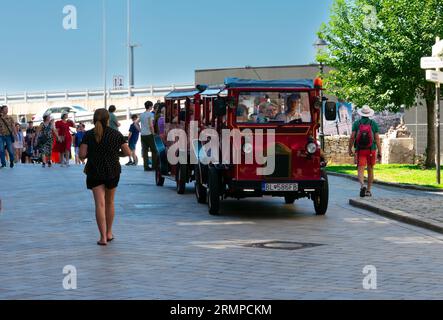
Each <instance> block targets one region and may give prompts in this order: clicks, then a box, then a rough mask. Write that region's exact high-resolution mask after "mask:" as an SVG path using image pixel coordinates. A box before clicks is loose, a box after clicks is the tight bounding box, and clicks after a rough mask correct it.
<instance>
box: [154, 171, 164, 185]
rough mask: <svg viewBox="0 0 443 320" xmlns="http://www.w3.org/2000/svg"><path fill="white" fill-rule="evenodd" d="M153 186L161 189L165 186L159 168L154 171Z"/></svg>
mask: <svg viewBox="0 0 443 320" xmlns="http://www.w3.org/2000/svg"><path fill="white" fill-rule="evenodd" d="M155 184H156V185H157V187H163V185H164V184H165V178H164V177H163V176H162V173H161V172H160V169H159V168H157V169H155Z"/></svg>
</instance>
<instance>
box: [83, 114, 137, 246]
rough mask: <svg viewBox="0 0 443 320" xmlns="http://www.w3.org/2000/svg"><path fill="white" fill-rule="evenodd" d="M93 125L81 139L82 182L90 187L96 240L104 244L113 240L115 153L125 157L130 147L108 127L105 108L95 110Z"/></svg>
mask: <svg viewBox="0 0 443 320" xmlns="http://www.w3.org/2000/svg"><path fill="white" fill-rule="evenodd" d="M94 125H95V128H94V129H93V130H90V131H87V132H86V134H85V136H84V138H83V140H82V143H81V145H80V159H82V160H84V159H88V162H87V163H86V167H85V173H86V176H87V178H86V185H87V188H88V189H89V190H92V193H93V195H94V200H95V215H96V219H97V225H98V229H99V231H100V240H99V241H98V242H97V244H98V245H100V246H106V245H107V244H108V242H111V241H112V240H114V235H113V233H112V224H113V222H114V215H115V208H114V196H115V191H116V190H117V186H118V183H119V180H120V174H121V166H120V161H119V156H120V155H121V156H122V157H129V155H130V154H131V151H130V150H129V146H128V144H127V143H126V141H125V138H124V137H123V135H122V134H121V133H120V132H118V131H116V130H113V129H111V128H110V127H109V112H108V111H107V110H106V109H98V110H97V111H95V114H94ZM120 151H123V152H122V153H123V154H122V153H121V152H120Z"/></svg>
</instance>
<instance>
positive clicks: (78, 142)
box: [74, 123, 86, 164]
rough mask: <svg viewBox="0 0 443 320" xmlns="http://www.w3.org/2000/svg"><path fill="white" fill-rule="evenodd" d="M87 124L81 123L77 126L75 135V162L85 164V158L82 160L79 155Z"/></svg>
mask: <svg viewBox="0 0 443 320" xmlns="http://www.w3.org/2000/svg"><path fill="white" fill-rule="evenodd" d="M85 134H86V131H85V125H84V124H83V123H80V124H79V125H78V126H77V132H76V134H75V135H74V147H75V164H85V161H84V160H81V159H80V157H79V152H80V145H81V143H82V140H83V137H84V136H85Z"/></svg>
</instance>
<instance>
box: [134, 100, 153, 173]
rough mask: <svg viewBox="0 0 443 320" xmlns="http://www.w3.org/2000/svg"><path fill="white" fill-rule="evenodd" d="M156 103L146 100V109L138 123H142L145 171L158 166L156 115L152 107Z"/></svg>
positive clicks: (141, 132) (141, 133)
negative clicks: (155, 135) (150, 156)
mask: <svg viewBox="0 0 443 320" xmlns="http://www.w3.org/2000/svg"><path fill="white" fill-rule="evenodd" d="M153 106H154V104H153V103H152V102H151V101H146V102H145V109H146V111H145V112H144V113H142V114H141V115H140V118H139V119H138V121H137V123H138V124H139V125H140V129H141V131H140V135H141V143H142V156H143V166H144V169H145V171H152V170H153V169H155V168H156V167H157V149H156V147H155V141H154V132H155V131H154V116H153V114H152V108H153ZM149 152H151V154H152V167H150V165H149V163H150V161H149Z"/></svg>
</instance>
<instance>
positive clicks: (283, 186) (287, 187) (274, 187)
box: [263, 183, 298, 192]
mask: <svg viewBox="0 0 443 320" xmlns="http://www.w3.org/2000/svg"><path fill="white" fill-rule="evenodd" d="M263 190H264V191H268V192H273V191H287V192H293V191H298V183H265V184H264V185H263Z"/></svg>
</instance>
